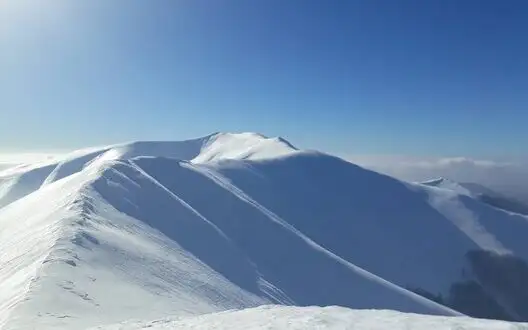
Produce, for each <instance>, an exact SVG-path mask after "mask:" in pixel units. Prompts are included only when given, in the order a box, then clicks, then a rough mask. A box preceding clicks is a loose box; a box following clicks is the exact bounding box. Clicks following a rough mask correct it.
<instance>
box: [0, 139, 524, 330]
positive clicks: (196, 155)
mask: <svg viewBox="0 0 528 330" xmlns="http://www.w3.org/2000/svg"><path fill="white" fill-rule="evenodd" d="M527 236H528V218H527V217H523V216H520V215H517V214H513V213H508V212H503V211H500V210H497V209H495V208H493V207H490V206H488V205H485V204H483V203H480V202H479V201H477V200H475V199H473V198H471V196H467V195H465V194H460V193H457V192H456V191H453V190H449V189H441V188H436V187H428V186H424V185H420V184H408V183H404V182H401V181H398V180H395V179H393V178H390V177H387V176H383V175H380V174H377V173H375V172H371V171H368V170H365V169H363V168H360V167H358V166H355V165H353V164H350V163H347V162H345V161H343V160H341V159H339V158H335V157H332V156H329V155H325V154H322V153H318V152H308V151H299V150H297V149H295V148H294V147H293V146H292V145H291V144H289V143H288V142H286V141H285V140H283V139H280V138H273V139H270V138H265V137H263V136H261V135H258V134H254V133H243V134H214V135H211V136H207V137H204V138H200V139H195V140H189V141H181V142H137V143H131V144H123V145H115V146H108V147H103V148H92V149H86V150H81V151H78V152H74V153H72V154H70V155H68V156H65V157H62V158H61V159H56V160H50V161H47V162H46V163H39V164H29V165H24V166H18V167H15V168H10V169H8V170H5V171H2V172H0V283H1V285H0V329H32V328H38V329H84V328H89V327H96V326H103V325H107V324H116V323H121V322H127V320H130V319H142V320H154V319H162V318H166V317H189V316H196V315H204V314H208V313H214V312H221V311H226V310H232V309H243V308H252V307H256V306H260V305H269V304H280V305H298V306H310V305H318V306H330V305H339V306H345V307H350V308H361V309H391V310H396V311H401V312H412V313H421V314H432V315H445V316H447V315H460V312H459V311H456V309H457V308H458V305H457V303H458V302H459V299H458V298H459V296H456V295H455V297H454V298H451V296H450V295H452V291H453V284H454V283H458V282H461V283H466V282H467V281H470V280H474V281H477V280H478V281H485V280H486V279H485V278H484V279H482V278H479V277H478V274H476V273H474V269H473V268H471V265H470V262H469V261H468V259H467V253H468V252H470V251H475V250H477V251H493V253H497V255H499V256H502V255H507V256H514V257H516V258H519V259H520V260H526V259H527V258H528V242H527V241H526V239H525V238H526V237H527ZM419 290H421V291H425V292H427V293H428V294H430V295H432V296H436V295H443V296H446V297H448V298H449V299H452V300H453V303H452V304H451V305H453V306H456V307H457V308H449V307H445V306H444V305H441V304H438V303H437V301H436V302H435V301H434V300H437V299H433V298H431V297H430V296H428V298H425V297H423V296H421V295H418V294H416V293H414V292H415V291H419ZM497 290H499V291H497ZM500 290H503V289H502V288H498V289H497V288H495V287H493V286H489V288H488V287H486V292H485V294H486V295H491V297H492V298H491V299H493V301H495V300H496V301H498V304H499V307H494V308H495V309H494V310H493V311H495V310H496V309H497V308H500V312H501V313H502V312H504V313H506V314H507V315H508V317H511V318H512V319H519V320H522V319H524V316H523V315H525V314H524V310H523V308H522V306H521V307H519V306H518V305H519V304H512V301H513V302H517V301H518V297H514V298H515V299H513V298H512V299H513V300H512V299H509V298H508V296H507V295H506V293H508V292H509V291H500ZM464 292H465V291H464ZM515 292H517V291H515ZM519 292H522V291H519ZM426 296H427V295H426ZM472 297H473V296H472ZM462 298H467V297H465V296H464V297H462ZM506 298H508V299H506ZM457 299H458V300H457ZM521 305H522V304H521ZM465 307H467V306H463V305H461V308H465ZM486 308H487V307H486ZM289 311H291V312H292V313H293V314H292V317H296V316H295V315H298V310H297V309H286V308H284V309H278V308H273V309H269V308H264V309H256V310H248V311H247V312H246V311H243V312H239V313H241V315H242V316H243V315H245V314H244V313H250V314H251V313H257V314H259V313H260V314H262V313H264V314H266V313H271V314H272V315H275V314H277V315H279V314H280V315H283V313H288V312H289ZM314 311H315V312H314V313H316V314H317V313H322V314H325V313H327V312H328V311H330V312H331V313H329V314H328V317H330V315H331V314H332V315H333V314H334V311H336V312H335V313H337V314H341V313H356V312H353V311H346V310H344V309H343V310H340V309H325V310H320V311H318V310H314ZM485 311H487V309H485ZM477 312H479V313H480V312H481V311H480V310H478V311H477ZM237 313H238V312H237ZM237 313H227V314H219V315H217V316H212V315H211V316H210V317H211V320H212V319H213V318H216V317H219V318H223V317H224V316H225V317H227V318H229V317H233V318H236V317H237V316H236V315H237ZM358 313H359V312H358ZM362 313H365V314H369V313H373V312H362ZM380 313H386V312H380ZM260 314H259V315H260ZM322 314H321V315H322ZM337 314H336V315H337ZM506 314H505V315H506ZM229 315H233V316H229ZM358 315H359V314H358ZM361 315H363V314H361ZM486 315H487V314H486ZM493 315H495V314H493ZM497 315H498V316H497V317H502V315H503V314H497ZM203 317H204V318H207V317H209V316H207V317H206V316H203ZM325 317H326V316H325ZM336 317H337V316H336ZM380 317H382V316H381V314H380ZM402 317H404V316H402ZM405 317H406V316H405ZM279 319H280V318H278V320H279ZM193 320H195V321H196V322H200V320H201V317H199V318H192V319H187V318H186V319H185V321H184V320H182V321H181V322H194V321H193ZM178 322H180V321H176V323H174V327H176V326H177V325H178ZM256 322H258V320H256ZM278 322H282V321H280V320H279V321H278ZM285 322H287V321H285ZM453 322H455V321H453ZM475 322H478V321H475ZM182 324H185V323H182ZM490 324H491V323H490ZM182 326H183V325H182ZM189 326H190V325H189ZM255 326H256V325H255ZM197 327H198V328H201V327H200V326H198V325H197ZM207 328H211V327H207ZM228 328H229V327H228ZM245 328H247V327H245Z"/></svg>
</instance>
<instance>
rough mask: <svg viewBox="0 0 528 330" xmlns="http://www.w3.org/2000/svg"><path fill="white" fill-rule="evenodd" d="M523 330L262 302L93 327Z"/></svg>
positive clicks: (498, 324)
mask: <svg viewBox="0 0 528 330" xmlns="http://www.w3.org/2000/svg"><path fill="white" fill-rule="evenodd" d="M118 329H119V330H140V329H150V330H162V329H174V330H178V329H218V330H237V329H240V330H246V329H253V330H284V329H291V330H311V329H314V330H315V329H318V330H322V329H326V330H337V329H349V330H387V329H391V330H422V329H438V330H452V329H457V330H482V329H490V330H524V329H528V324H521V323H518V324H512V323H509V322H503V321H489V320H480V319H472V318H469V317H441V316H424V315H417V314H407V313H398V312H394V311H388V310H351V309H348V308H343V307H336V306H331V307H284V306H262V307H257V308H251V309H245V310H242V311H227V312H221V313H215V314H208V315H202V316H198V317H190V318H179V319H178V318H166V319H160V320H155V321H150V322H125V323H122V324H116V325H108V326H102V327H97V328H94V329H91V330H118Z"/></svg>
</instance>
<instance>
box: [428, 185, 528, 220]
mask: <svg viewBox="0 0 528 330" xmlns="http://www.w3.org/2000/svg"><path fill="white" fill-rule="evenodd" d="M422 184H424V185H427V186H432V187H439V188H444V189H449V190H453V191H455V192H458V193H460V194H464V195H468V196H471V197H473V198H476V199H478V200H480V201H481V202H483V203H486V204H488V205H491V206H493V207H496V208H499V209H503V210H505V211H509V212H515V213H520V214H524V215H528V205H526V204H524V203H522V202H520V201H517V200H516V199H514V198H511V197H506V196H504V195H503V194H500V193H498V192H496V191H494V190H492V189H490V188H487V187H485V186H483V185H481V184H478V183H472V182H464V183H458V182H455V181H452V180H449V179H446V178H438V179H434V180H430V181H425V182H422Z"/></svg>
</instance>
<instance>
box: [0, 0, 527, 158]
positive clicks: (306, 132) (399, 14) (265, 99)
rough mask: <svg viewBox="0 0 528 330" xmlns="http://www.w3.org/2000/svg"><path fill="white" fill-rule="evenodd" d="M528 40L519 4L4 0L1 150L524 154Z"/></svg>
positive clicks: (473, 0)
mask: <svg viewBox="0 0 528 330" xmlns="http://www.w3.org/2000/svg"><path fill="white" fill-rule="evenodd" d="M527 35H528V2H526V1H523V0H509V1H495V0H489V1H486V0H482V1H477V0H462V1H461V0H429V1H421V0H412V1H411V0H408V1H407V0H401V1H391V0H365V1H322V0H286V1H285V0H266V1H247V0H232V1H228V0H215V1H206V0H193V1H190V0H188V1H185V0H155V1H142V0H126V1H125V0H113V1H107V0H90V1H88V0H79V1H71V0H48V1H37V0H33V1H31V0H7V1H5V2H3V3H2V4H1V5H0V151H4V152H19V151H26V150H31V151H34V150H56V149H71V148H79V147H85V146H91V145H99V144H110V143H115V142H122V141H127V140H144V139H148V140H159V139H163V140H167V139H168V140H174V139H184V138H190V137H195V136H201V135H206V134H209V133H211V132H213V131H258V132H261V133H263V134H266V135H273V136H274V135H281V136H284V137H285V138H287V139H288V140H290V141H291V142H292V143H294V144H296V145H299V146H301V147H306V148H313V149H321V150H325V151H329V152H333V153H338V154H392V155H395V154H397V155H417V156H467V157H484V158H501V159H502V158H516V157H521V156H524V155H525V154H526V142H527V141H528V129H526V127H527V126H528V92H527V91H528V60H527V59H528V39H527V37H526V36H527Z"/></svg>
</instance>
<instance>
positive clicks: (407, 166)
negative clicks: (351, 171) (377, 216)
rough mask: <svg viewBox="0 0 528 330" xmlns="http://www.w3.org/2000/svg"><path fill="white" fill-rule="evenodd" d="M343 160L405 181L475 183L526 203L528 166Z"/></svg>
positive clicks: (462, 161) (365, 158)
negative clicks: (442, 179) (439, 179)
mask: <svg viewBox="0 0 528 330" xmlns="http://www.w3.org/2000/svg"><path fill="white" fill-rule="evenodd" d="M345 159H347V160H348V161H350V162H352V163H355V164H358V165H360V166H363V167H366V168H370V169H372V170H375V171H377V172H381V173H385V174H388V175H391V176H394V177H397V178H399V179H402V180H407V181H423V180H427V179H431V178H436V177H446V178H449V179H452V180H455V181H459V182H476V183H480V184H483V185H486V186H488V187H490V188H492V189H495V190H497V191H499V192H502V193H503V194H507V195H510V196H514V197H517V198H518V199H522V200H524V201H527V202H528V163H523V162H504V161H494V160H487V159H472V158H468V157H452V158H434V157H423V158H420V157H405V156H348V157H345Z"/></svg>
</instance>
